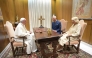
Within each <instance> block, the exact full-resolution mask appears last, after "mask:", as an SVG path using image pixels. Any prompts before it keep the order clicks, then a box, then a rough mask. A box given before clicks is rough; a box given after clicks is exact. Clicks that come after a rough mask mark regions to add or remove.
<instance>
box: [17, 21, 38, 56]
mask: <svg viewBox="0 0 92 58" xmlns="http://www.w3.org/2000/svg"><path fill="white" fill-rule="evenodd" d="M18 36H26V37H27V39H25V43H26V44H27V49H26V52H27V54H30V53H31V52H35V51H37V46H36V44H35V37H34V33H31V34H30V32H29V31H27V29H26V28H25V25H23V24H22V23H19V24H18V26H17V27H16V29H15V38H18ZM15 41H17V42H23V39H21V38H18V39H15Z"/></svg>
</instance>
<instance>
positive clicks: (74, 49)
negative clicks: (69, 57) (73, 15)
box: [63, 20, 87, 53]
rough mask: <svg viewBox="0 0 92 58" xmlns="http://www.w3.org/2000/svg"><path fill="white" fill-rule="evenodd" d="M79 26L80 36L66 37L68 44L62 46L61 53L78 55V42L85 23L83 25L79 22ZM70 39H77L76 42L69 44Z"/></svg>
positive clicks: (81, 21)
mask: <svg viewBox="0 0 92 58" xmlns="http://www.w3.org/2000/svg"><path fill="white" fill-rule="evenodd" d="M79 24H80V25H81V31H80V35H78V36H69V37H68V39H69V44H68V45H66V44H65V45H64V50H63V53H79V47H80V42H81V39H82V36H83V33H84V30H85V28H86V26H87V23H85V22H84V20H80V21H79ZM70 37H76V38H78V40H76V41H72V42H71V41H70Z"/></svg>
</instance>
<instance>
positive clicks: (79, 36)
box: [67, 35, 80, 45]
mask: <svg viewBox="0 0 92 58" xmlns="http://www.w3.org/2000/svg"><path fill="white" fill-rule="evenodd" d="M70 37H73V38H77V39H78V40H79V41H80V39H79V37H80V35H78V36H67V38H68V39H69V45H70V39H71V38H70Z"/></svg>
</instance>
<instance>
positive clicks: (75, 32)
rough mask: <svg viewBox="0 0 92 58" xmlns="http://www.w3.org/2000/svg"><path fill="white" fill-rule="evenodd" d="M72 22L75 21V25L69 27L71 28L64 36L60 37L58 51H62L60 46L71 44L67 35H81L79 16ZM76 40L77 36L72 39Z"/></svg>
mask: <svg viewBox="0 0 92 58" xmlns="http://www.w3.org/2000/svg"><path fill="white" fill-rule="evenodd" d="M72 23H73V25H72V26H71V27H70V28H69V30H68V31H67V32H66V33H64V34H63V36H62V37H60V38H59V40H58V42H59V45H58V47H57V50H58V51H60V46H64V44H69V43H68V41H69V39H67V36H77V35H80V30H81V26H80V24H78V23H79V19H78V17H73V18H72ZM74 40H77V38H71V39H70V41H71V42H72V41H74Z"/></svg>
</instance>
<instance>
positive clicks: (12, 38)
mask: <svg viewBox="0 0 92 58" xmlns="http://www.w3.org/2000/svg"><path fill="white" fill-rule="evenodd" d="M19 38H22V39H23V46H25V42H24V41H25V40H24V39H27V38H26V36H21V37H19ZM14 41H15V40H14V37H11V41H10V42H11V43H13V42H14Z"/></svg>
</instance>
